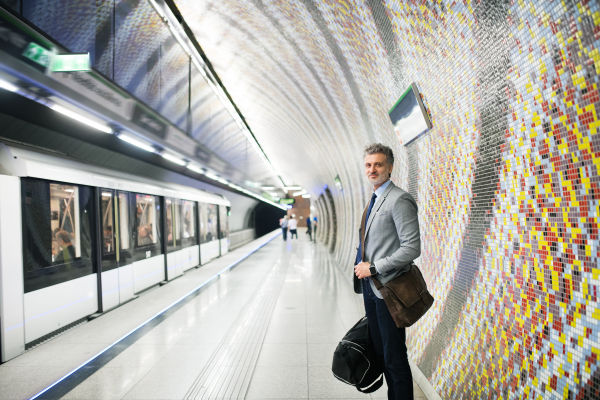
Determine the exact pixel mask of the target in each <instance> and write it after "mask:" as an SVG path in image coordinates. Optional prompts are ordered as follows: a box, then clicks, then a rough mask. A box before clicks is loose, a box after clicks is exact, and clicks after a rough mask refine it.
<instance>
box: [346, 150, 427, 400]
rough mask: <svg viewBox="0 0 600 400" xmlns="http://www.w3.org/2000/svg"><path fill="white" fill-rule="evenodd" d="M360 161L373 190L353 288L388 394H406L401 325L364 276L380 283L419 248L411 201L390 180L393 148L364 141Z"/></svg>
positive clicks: (408, 381)
mask: <svg viewBox="0 0 600 400" xmlns="http://www.w3.org/2000/svg"><path fill="white" fill-rule="evenodd" d="M364 163H365V174H366V177H367V180H368V181H369V183H370V184H371V185H372V186H373V195H372V196H371V201H370V203H369V205H367V208H366V209H365V212H366V220H365V228H364V259H363V257H362V255H363V249H362V246H363V245H362V241H361V242H359V247H358V252H357V254H356V263H355V267H354V273H355V278H354V290H355V292H356V293H361V292H362V293H363V298H364V303H365V311H366V314H367V319H368V322H369V330H370V332H371V335H372V337H373V344H374V345H375V350H376V352H377V356H378V358H379V361H380V362H381V363H382V367H383V371H384V375H385V380H386V382H387V385H388V399H390V400H391V399H412V398H413V382H412V375H411V372H410V366H409V364H408V356H407V352H406V332H405V329H404V328H397V327H396V324H395V323H394V320H393V318H392V316H391V314H390V312H389V310H388V308H387V306H386V304H385V302H384V301H383V298H382V296H381V293H379V291H378V290H377V289H376V287H375V284H374V283H373V281H372V279H370V278H369V277H371V276H374V277H376V278H377V280H379V282H380V283H381V284H386V283H387V282H389V281H391V280H392V279H394V278H396V277H398V276H399V275H401V274H402V273H404V272H406V271H408V270H409V269H410V265H411V263H412V261H413V260H414V259H415V258H417V257H419V255H420V254H421V236H420V233H419V221H418V217H417V204H416V203H415V200H414V199H413V197H412V196H411V195H410V194H409V193H407V192H405V191H404V190H402V189H400V188H399V187H397V186H396V185H394V183H392V181H391V180H390V176H391V173H392V169H393V167H394V154H393V153H392V150H391V149H390V148H389V147H387V146H384V145H382V144H379V143H375V144H371V145H369V146H367V147H366V148H365V152H364ZM360 235H362V232H360ZM360 235H359V236H360ZM361 239H362V238H361ZM359 279H360V281H359Z"/></svg>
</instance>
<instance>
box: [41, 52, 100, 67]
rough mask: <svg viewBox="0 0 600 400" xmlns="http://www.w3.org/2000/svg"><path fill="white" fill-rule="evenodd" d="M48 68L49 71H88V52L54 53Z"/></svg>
mask: <svg viewBox="0 0 600 400" xmlns="http://www.w3.org/2000/svg"><path fill="white" fill-rule="evenodd" d="M49 69H50V72H76V71H90V70H91V69H92V67H91V65H90V53H84V54H54V55H53V56H52V60H51V62H50V68H49Z"/></svg>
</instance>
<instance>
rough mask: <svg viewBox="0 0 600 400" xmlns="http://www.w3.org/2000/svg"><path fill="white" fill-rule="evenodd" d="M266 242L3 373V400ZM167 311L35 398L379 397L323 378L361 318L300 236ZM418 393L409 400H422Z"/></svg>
mask: <svg viewBox="0 0 600 400" xmlns="http://www.w3.org/2000/svg"><path fill="white" fill-rule="evenodd" d="M273 236H274V234H271V235H269V237H263V238H261V239H258V240H257V241H255V242H253V243H250V244H248V245H245V246H243V247H242V248H240V249H236V250H235V251H233V252H231V253H230V254H228V255H226V256H225V257H222V258H220V259H217V260H214V261H213V262H211V263H210V264H208V265H206V266H203V267H202V268H199V269H195V270H191V271H190V272H188V273H186V274H185V275H184V276H183V277H181V278H178V279H176V280H174V281H172V282H170V283H169V284H168V285H165V286H163V287H160V288H157V289H155V290H151V291H149V292H147V293H144V294H143V295H141V296H140V297H139V298H138V299H136V300H134V301H132V302H130V303H128V304H126V305H124V306H122V307H119V308H118V309H115V310H113V311H111V312H108V313H106V314H105V315H103V316H101V317H99V318H97V319H95V320H93V321H91V322H88V323H85V324H83V325H81V326H79V327H77V328H75V329H72V330H71V331H69V332H67V333H66V334H63V335H62V336H60V337H57V338H55V339H53V340H51V341H50V342H48V343H45V344H42V345H40V346H38V347H37V348H35V349H32V350H30V351H28V352H27V353H25V354H23V355H22V356H19V357H17V358H16V359H14V360H11V361H9V362H8V363H5V364H3V365H1V366H0V399H26V398H30V397H31V396H33V395H35V394H36V393H38V392H39V391H40V390H42V389H44V388H45V387H47V386H48V385H50V384H51V383H53V382H55V381H56V380H57V379H59V378H60V377H61V376H63V375H64V374H66V373H68V372H69V371H71V370H72V369H73V368H75V367H77V366H78V365H80V364H81V363H83V362H85V361H86V360H88V359H89V358H90V357H91V356H93V355H94V354H96V353H97V352H99V351H100V350H102V349H104V348H106V346H107V345H109V344H110V343H113V342H114V341H115V340H117V339H118V338H120V337H122V336H123V335H124V334H125V333H126V332H129V331H130V330H131V329H133V328H135V327H136V326H138V325H139V324H140V323H142V322H143V321H145V320H147V319H148V318H150V317H151V316H152V315H155V314H156V313H157V312H159V311H160V310H162V309H163V308H165V307H166V306H167V305H169V304H171V303H173V302H174V301H175V300H176V299H178V298H181V297H182V296H183V295H184V294H186V293H188V292H189V291H190V290H192V289H193V288H195V287H197V286H198V285H200V284H201V283H202V282H204V281H206V280H208V279H209V278H210V277H212V276H214V274H215V273H217V272H219V271H221V270H222V269H223V268H225V267H226V266H228V265H230V264H231V263H233V262H235V261H236V260H238V259H239V258H241V257H242V256H244V255H245V254H246V253H248V252H249V251H250V250H252V249H253V248H255V247H256V246H257V244H261V243H264V242H266V241H267V240H268V239H270V237H273ZM174 309H175V311H172V312H170V314H169V315H165V316H163V317H161V320H160V322H159V323H156V324H155V326H154V327H152V328H148V329H147V330H146V332H143V333H141V334H138V335H137V336H139V337H136V335H132V336H131V337H129V338H128V339H127V340H124V341H123V342H122V344H121V345H119V346H120V347H119V350H118V351H113V352H112V355H109V356H108V357H105V358H104V359H103V361H102V362H101V363H98V362H97V363H96V364H98V365H96V366H92V367H86V368H84V370H85V373H82V372H81V371H80V372H79V378H78V379H67V380H66V381H64V382H63V383H60V384H58V385H57V386H56V388H55V389H54V391H50V392H48V393H46V394H45V395H43V396H42V397H40V398H64V399H72V400H74V399H88V400H89V399H201V398H202V399H209V398H210V399H244V398H246V399H306V398H310V399H332V398H336V399H353V398H377V399H379V398H387V396H386V392H387V389H386V387H385V386H384V387H382V388H381V389H380V390H378V391H377V392H376V393H373V394H372V395H364V394H361V393H359V392H358V391H356V389H354V388H352V387H350V386H347V385H345V384H343V383H341V382H339V381H338V380H336V379H335V378H334V377H333V375H332V373H331V359H332V355H333V351H334V349H335V347H336V345H337V343H338V341H339V340H340V339H341V338H342V337H343V335H344V333H345V332H346V331H347V330H348V329H349V328H350V327H351V326H352V325H353V324H354V323H355V322H356V321H357V320H358V319H359V318H360V317H361V316H362V315H364V309H363V305H362V299H361V297H360V296H357V295H355V294H354V293H353V291H352V287H351V285H350V280H349V279H348V277H344V276H342V274H341V273H340V270H339V269H338V268H336V267H335V264H334V263H333V262H332V259H331V257H330V255H329V254H328V252H327V249H326V248H325V247H324V246H322V245H321V244H316V243H313V242H309V241H308V237H307V235H305V231H304V230H299V240H296V239H294V240H293V241H292V240H290V239H289V238H288V241H287V242H284V241H283V240H282V238H281V236H277V237H275V238H274V239H273V240H272V241H271V242H269V243H268V244H267V245H265V246H264V247H262V248H261V249H260V250H258V251H257V252H255V253H254V254H252V255H251V256H249V257H248V258H246V259H245V260H244V261H242V262H241V263H239V264H238V265H237V266H236V267H235V268H234V269H232V270H231V271H229V272H227V273H224V274H222V275H221V276H220V277H219V278H218V279H216V280H215V281H214V283H212V284H210V285H207V286H206V287H205V288H204V289H203V290H202V291H201V292H200V293H199V294H198V295H196V296H194V297H192V298H186V300H184V301H182V302H181V303H180V304H179V305H178V306H177V307H174ZM138 333H139V332H138ZM113 350H114V349H113ZM414 387H415V399H424V398H425V396H424V395H423V393H422V392H421V390H420V389H419V387H418V386H417V385H416V384H415V385H414Z"/></svg>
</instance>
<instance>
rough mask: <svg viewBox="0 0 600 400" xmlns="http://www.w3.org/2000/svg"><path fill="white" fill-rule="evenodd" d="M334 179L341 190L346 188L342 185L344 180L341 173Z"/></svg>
mask: <svg viewBox="0 0 600 400" xmlns="http://www.w3.org/2000/svg"><path fill="white" fill-rule="evenodd" d="M333 180H334V181H335V186H336V187H337V188H338V189H339V190H344V188H343V187H342V181H341V180H340V176H339V175H336V176H335V178H333Z"/></svg>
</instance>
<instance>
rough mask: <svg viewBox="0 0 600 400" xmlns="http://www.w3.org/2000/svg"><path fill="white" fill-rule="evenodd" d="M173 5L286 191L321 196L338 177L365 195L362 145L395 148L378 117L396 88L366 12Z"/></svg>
mask: <svg viewBox="0 0 600 400" xmlns="http://www.w3.org/2000/svg"><path fill="white" fill-rule="evenodd" d="M175 3H176V5H177V7H178V8H179V11H180V12H181V14H182V15H183V16H184V18H185V20H186V23H187V24H188V25H189V26H190V28H191V29H192V31H193V33H194V35H195V36H196V38H197V40H198V42H199V43H200V45H201V46H202V48H203V50H204V52H205V53H206V55H207V56H208V58H209V59H210V60H211V63H212V64H213V67H214V68H215V70H216V71H217V73H218V74H219V77H220V78H221V80H222V81H223V83H224V85H225V87H226V88H227V90H228V91H229V93H230V94H231V96H232V98H233V100H234V101H235V102H236V104H237V106H238V108H239V109H240V110H241V112H242V114H243V115H244V117H245V118H246V121H247V122H248V124H249V126H250V127H251V129H252V131H253V133H254V135H255V136H256V138H257V140H258V142H259V143H260V144H261V146H262V147H263V148H264V149H265V152H266V154H267V156H268V157H269V159H270V160H271V162H272V163H273V165H274V167H275V169H276V170H277V171H278V172H279V173H280V174H281V175H282V176H283V178H284V180H285V181H286V183H287V184H291V183H298V184H301V185H303V186H304V187H306V188H307V189H308V190H309V191H311V192H312V193H313V194H320V193H321V192H322V190H323V187H324V185H326V184H328V185H332V184H333V182H334V177H335V176H336V175H339V176H340V178H341V180H342V182H344V184H345V186H346V187H352V188H354V189H355V190H358V191H360V190H361V188H363V190H365V189H366V186H365V185H364V182H363V179H362V168H361V166H360V164H361V163H360V157H361V151H362V148H363V146H364V145H365V144H367V143H368V142H372V141H381V142H384V143H387V144H389V145H391V146H392V147H394V148H396V150H397V151H399V152H402V151H403V149H400V148H399V146H398V145H397V141H396V140H395V136H394V132H393V128H392V126H391V124H390V122H389V118H388V116H387V112H386V111H387V109H388V108H389V107H390V106H391V105H393V103H394V99H395V98H397V97H398V96H399V90H397V89H396V88H397V87H399V86H397V85H396V84H392V85H390V84H389V82H394V78H393V74H392V71H391V69H390V64H389V61H388V57H387V55H386V51H385V49H384V44H383V42H382V41H381V39H380V38H379V35H378V33H377V26H376V24H375V22H374V20H373V16H372V13H371V10H370V9H369V8H368V7H367V6H366V5H364V4H363V5H362V6H360V5H354V6H353V7H352V9H351V10H348V9H347V8H346V7H345V6H344V5H342V4H335V5H326V4H321V5H315V3H313V2H312V1H302V0H296V1H288V2H285V4H282V3H281V2H278V1H261V0H255V1H238V0H219V1H203V2H198V1H195V0H176V1H175ZM386 18H387V16H386ZM388 21H389V20H388ZM388 23H389V22H388ZM402 169H403V168H398V169H397V172H396V174H397V175H398V176H397V178H398V179H400V180H401V181H404V180H405V179H401V178H400V174H401V171H402Z"/></svg>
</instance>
